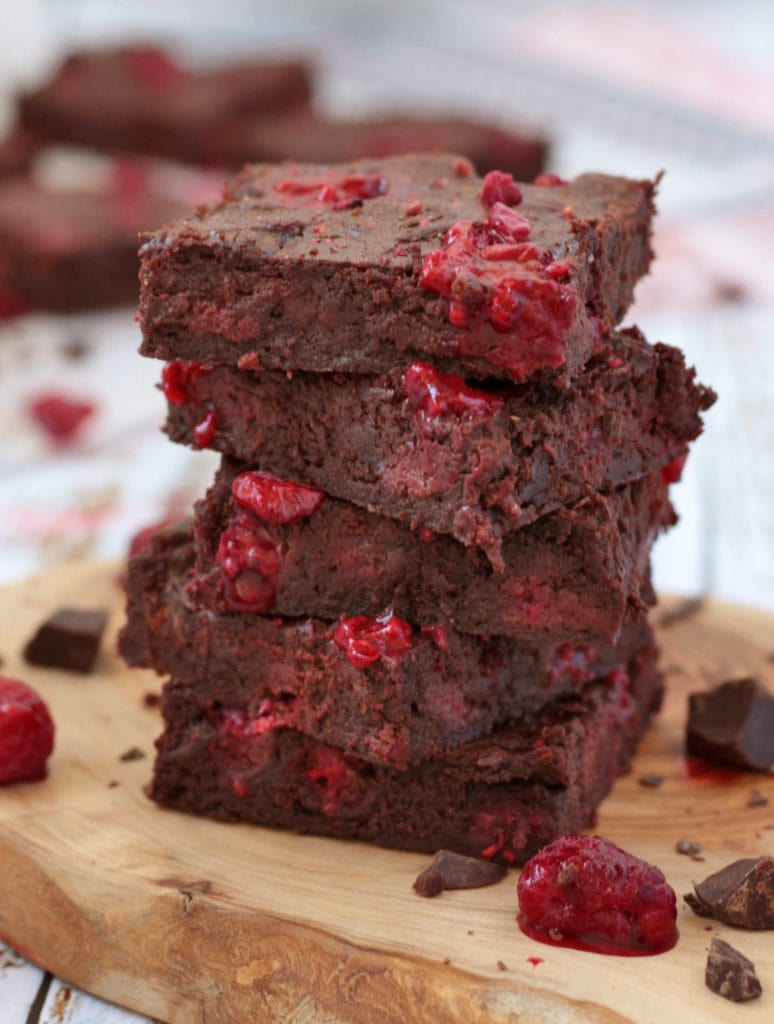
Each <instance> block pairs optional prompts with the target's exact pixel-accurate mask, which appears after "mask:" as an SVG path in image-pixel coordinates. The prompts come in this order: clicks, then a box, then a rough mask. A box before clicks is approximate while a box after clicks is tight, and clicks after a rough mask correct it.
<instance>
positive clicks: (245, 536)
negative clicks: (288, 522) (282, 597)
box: [215, 512, 282, 613]
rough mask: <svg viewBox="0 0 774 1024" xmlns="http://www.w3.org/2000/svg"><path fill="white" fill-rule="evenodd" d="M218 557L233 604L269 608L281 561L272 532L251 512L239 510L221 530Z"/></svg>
mask: <svg viewBox="0 0 774 1024" xmlns="http://www.w3.org/2000/svg"><path fill="white" fill-rule="evenodd" d="M215 560H216V562H217V563H218V566H219V567H220V571H221V576H222V578H223V588H224V596H225V599H226V603H227V604H228V605H229V607H230V608H233V609H234V610H235V611H240V612H258V613H263V612H267V611H269V609H270V608H271V607H272V605H273V604H274V599H275V597H276V581H277V577H278V575H279V571H280V568H281V564H282V562H281V558H280V554H279V552H278V551H277V548H276V546H275V543H274V540H273V539H272V537H271V536H270V534H269V532H268V531H267V530H266V528H265V527H263V526H261V524H260V523H258V522H256V520H255V518H254V517H253V516H252V515H251V514H250V513H249V512H237V513H236V515H235V516H234V517H233V518H232V519H231V521H230V522H229V524H228V525H227V526H226V528H225V529H224V531H223V533H221V535H220V542H219V543H218V550H217V552H216V554H215Z"/></svg>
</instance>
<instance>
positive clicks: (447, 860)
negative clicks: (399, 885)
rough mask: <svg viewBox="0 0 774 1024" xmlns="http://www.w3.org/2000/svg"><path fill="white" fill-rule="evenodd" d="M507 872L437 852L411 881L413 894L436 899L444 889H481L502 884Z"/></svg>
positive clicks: (472, 859)
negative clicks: (498, 883) (485, 886)
mask: <svg viewBox="0 0 774 1024" xmlns="http://www.w3.org/2000/svg"><path fill="white" fill-rule="evenodd" d="M507 871H508V869H507V868H506V867H504V866H503V865H502V864H494V863H493V862H492V861H490V860H479V858H478V857H465V856H463V855H462V854H460V853H452V852H451V851H450V850H439V851H438V853H436V855H435V856H434V857H433V859H432V860H431V861H430V863H429V864H428V865H427V867H426V868H425V869H424V871H421V872H420V873H419V874H418V875H417V877H416V878H415V879H414V892H416V893H417V895H418V896H438V895H440V894H441V893H442V892H443V891H444V889H480V888H481V887H482V886H484V885H495V884H496V883H497V882H500V881H502V879H503V878H504V877H505V875H506V874H507Z"/></svg>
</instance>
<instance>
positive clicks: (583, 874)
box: [518, 835, 677, 956]
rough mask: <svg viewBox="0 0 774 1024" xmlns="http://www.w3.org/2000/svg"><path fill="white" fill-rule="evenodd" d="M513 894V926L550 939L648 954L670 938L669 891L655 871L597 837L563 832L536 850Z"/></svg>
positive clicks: (673, 936) (673, 933)
mask: <svg viewBox="0 0 774 1024" xmlns="http://www.w3.org/2000/svg"><path fill="white" fill-rule="evenodd" d="M518 897H519V916H518V922H519V927H520V928H521V930H522V931H523V932H524V933H525V934H527V935H529V936H530V937H531V938H533V939H537V940H538V941H539V942H546V943H548V944H549V945H558V946H569V947H570V948H572V949H585V950H592V951H594V952H597V953H610V954H614V955H618V956H649V955H652V954H655V953H664V952H666V950H668V949H671V948H672V947H673V946H674V944H675V943H676V942H677V928H676V926H675V920H676V918H677V909H676V900H675V894H674V892H673V891H672V889H671V888H670V886H669V885H668V884H667V881H666V879H665V878H664V876H663V874H662V873H661V871H659V869H658V868H656V867H653V866H652V865H650V864H647V863H646V862H645V861H643V860H639V859H638V858H637V857H633V856H632V855H631V854H630V853H626V852H625V851H624V850H621V849H619V847H617V846H614V845H613V843H611V842H610V841H609V840H607V839H602V838H601V837H600V836H579V835H569V836H563V837H562V838H561V839H557V840H556V841H555V842H553V843H551V845H550V846H547V847H546V848H545V849H543V850H541V851H540V853H538V854H536V855H535V856H534V857H533V858H532V859H531V860H530V861H528V862H527V864H526V865H525V867H524V870H523V871H522V873H521V877H520V878H519V884H518Z"/></svg>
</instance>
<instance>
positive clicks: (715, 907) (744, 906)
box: [684, 857, 774, 931]
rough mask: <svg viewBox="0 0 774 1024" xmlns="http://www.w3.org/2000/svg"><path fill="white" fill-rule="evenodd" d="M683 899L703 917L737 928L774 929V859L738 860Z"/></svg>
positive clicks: (699, 883) (711, 876)
mask: <svg viewBox="0 0 774 1024" xmlns="http://www.w3.org/2000/svg"><path fill="white" fill-rule="evenodd" d="M694 890H695V892H694V893H687V894H686V896H685V897H684V899H685V902H686V903H687V904H688V906H689V907H690V908H691V909H692V910H693V911H694V912H695V913H696V914H698V915H699V916H700V917H714V918H715V920H717V921H722V922H723V923H724V924H730V925H733V926H735V927H737V928H749V929H751V930H753V931H763V930H764V929H767V928H774V857H759V858H758V859H757V860H756V859H755V858H754V857H749V858H745V859H743V860H736V861H734V862H733V863H732V864H728V865H727V866H726V867H724V868H721V869H720V871H716V872H715V873H714V874H713V875H709V876H708V877H707V878H705V879H704V881H703V882H697V883H696V884H695V885H694Z"/></svg>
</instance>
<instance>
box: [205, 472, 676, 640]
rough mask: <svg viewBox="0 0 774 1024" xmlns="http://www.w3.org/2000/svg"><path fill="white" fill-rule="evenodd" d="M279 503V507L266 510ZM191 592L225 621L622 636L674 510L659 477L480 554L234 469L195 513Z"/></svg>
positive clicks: (554, 517)
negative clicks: (370, 621)
mask: <svg viewBox="0 0 774 1024" xmlns="http://www.w3.org/2000/svg"><path fill="white" fill-rule="evenodd" d="M267 500H268V502H269V503H270V504H272V507H271V508H267V505H266V502H267ZM195 511H196V515H195V521H194V537H195V539H196V545H197V554H198V558H197V566H196V575H195V576H194V578H193V579H192V581H191V584H190V588H189V589H190V594H191V597H192V600H194V601H195V602H196V603H197V604H198V605H199V606H200V607H202V608H208V609H210V610H213V611H219V612H227V611H229V610H231V611H241V612H253V613H256V612H257V613H269V612H270V613H272V614H278V615H286V616H297V615H313V616H316V617H318V618H323V619H338V618H340V617H342V616H343V617H352V616H357V615H366V616H369V617H373V618H378V617H380V616H382V615H383V614H385V610H387V609H389V610H391V611H392V612H393V613H394V614H395V615H396V616H398V617H399V618H401V619H406V620H408V621H410V622H412V623H414V624H416V625H419V626H439V625H440V626H443V627H444V628H452V629H457V630H459V631H460V632H463V633H472V634H474V635H482V634H487V635H489V634H494V635H503V636H512V637H521V638H523V639H526V638H529V637H534V636H550V637H551V638H553V639H561V640H567V641H571V642H585V641H588V640H591V641H599V640H607V641H610V640H613V639H615V637H616V636H617V635H618V631H619V630H620V628H621V625H622V624H623V622H624V621H625V620H626V619H627V618H628V617H630V616H631V615H632V613H633V612H634V613H635V614H636V613H639V612H641V611H642V610H643V608H644V600H643V598H647V596H648V592H649V586H648V559H649V555H650V548H651V545H652V543H653V540H654V538H655V536H656V534H657V533H658V532H659V530H660V529H662V528H664V527H666V526H668V525H670V524H671V523H672V522H673V521H674V513H673V511H672V508H671V505H670V504H669V499H668V495H667V488H666V485H665V484H664V483H663V482H662V480H661V477H660V474H659V473H656V474H652V475H651V476H650V477H647V478H643V479H642V480H639V481H636V482H635V483H633V484H627V485H624V486H623V487H622V488H620V489H618V490H617V491H615V492H613V493H612V494H610V495H607V496H604V495H592V496H591V497H588V498H584V499H583V500H582V501H581V502H579V503H578V504H577V505H576V506H574V507H570V508H566V509H560V510H559V511H557V512H553V513H552V514H551V515H549V516H544V517H543V518H542V519H539V520H538V521H537V522H535V523H533V524H531V525H530V526H527V527H524V529H523V530H519V531H517V532H515V533H514V534H512V535H511V536H510V537H508V538H507V540H506V541H505V542H504V543H503V546H502V559H503V564H502V565H501V566H499V568H493V567H492V565H491V564H490V563H489V561H488V560H487V557H486V555H484V554H483V553H482V552H481V551H480V550H479V549H477V548H465V547H464V546H463V545H462V544H460V543H459V542H458V541H456V540H454V538H452V537H448V536H445V535H442V534H432V533H430V532H429V531H416V530H411V529H409V528H408V527H407V526H405V525H404V524H403V523H400V522H398V521H397V520H395V519H390V518H387V517H385V516H379V515H376V514H374V513H370V512H368V511H367V510H365V509H362V508H359V507H358V506H356V505H352V504H350V503H349V502H344V501H341V500H339V499H338V498H331V497H330V496H327V497H326V496H325V495H324V494H323V492H322V491H318V490H316V489H315V488H308V487H305V486H303V485H300V484H297V483H296V482H294V481H281V480H279V478H277V477H274V476H272V475H271V474H265V473H259V472H256V471H251V470H247V468H246V467H245V466H244V464H242V463H234V462H231V461H229V460H224V462H223V464H222V466H221V470H220V472H219V473H218V474H217V476H216V479H215V483H214V484H213V486H212V487H211V489H210V490H209V492H208V494H207V496H206V497H205V498H204V499H203V500H201V501H199V502H198V503H197V504H196V506H195Z"/></svg>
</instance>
